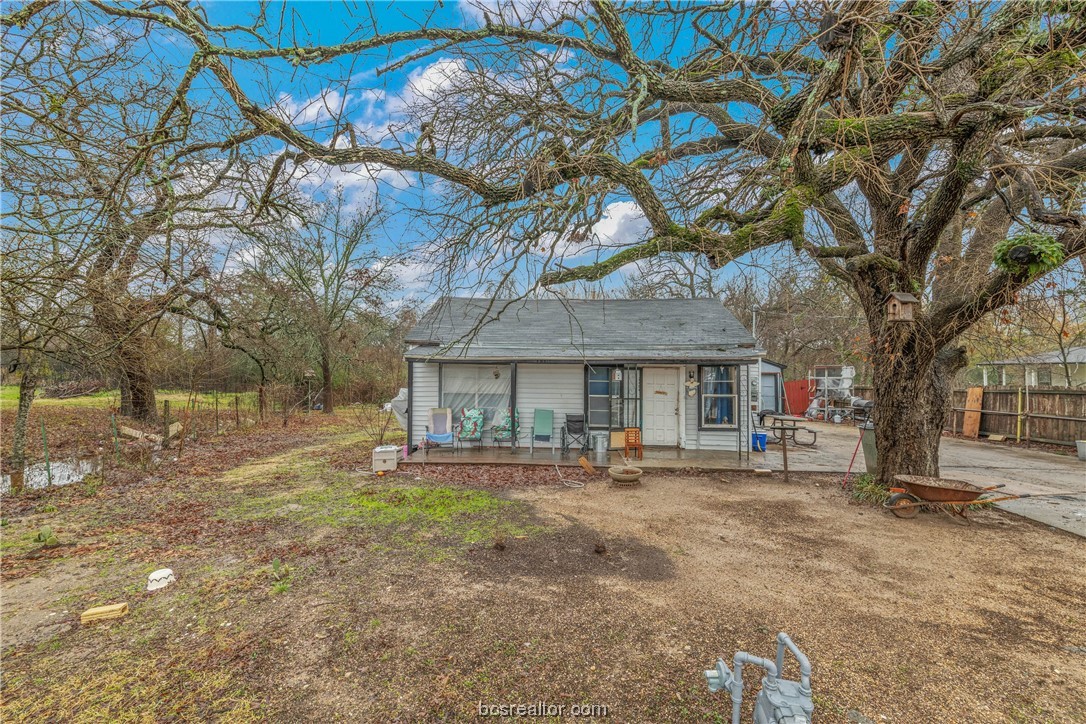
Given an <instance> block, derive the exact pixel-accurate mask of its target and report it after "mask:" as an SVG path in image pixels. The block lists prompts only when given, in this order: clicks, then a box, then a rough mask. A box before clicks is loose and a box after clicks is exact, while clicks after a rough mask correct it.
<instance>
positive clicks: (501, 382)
mask: <svg viewBox="0 0 1086 724" xmlns="http://www.w3.org/2000/svg"><path fill="white" fill-rule="evenodd" d="M511 380H512V370H511V368H510V367H509V365H461V364H443V365H441V406H442V407H450V408H452V414H453V421H454V422H456V423H459V422H460V417H461V411H462V410H464V409H468V410H471V409H482V410H485V411H486V412H485V420H486V422H491V421H492V420H493V419H494V413H495V411H497V410H500V409H505V408H508V407H509V401H510V389H511V385H510V382H511Z"/></svg>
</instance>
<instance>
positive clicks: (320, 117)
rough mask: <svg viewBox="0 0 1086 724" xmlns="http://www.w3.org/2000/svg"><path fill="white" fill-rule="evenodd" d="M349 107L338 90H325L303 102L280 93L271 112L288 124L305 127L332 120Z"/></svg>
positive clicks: (287, 94)
mask: <svg viewBox="0 0 1086 724" xmlns="http://www.w3.org/2000/svg"><path fill="white" fill-rule="evenodd" d="M348 100H350V97H348ZM349 105H350V103H344V100H343V94H342V93H340V92H339V91H338V90H335V89H332V88H325V89H324V90H322V91H321V92H320V93H318V94H317V95H315V96H313V97H311V98H307V99H306V100H304V101H297V100H295V99H294V96H292V95H291V94H290V93H280V94H279V97H278V98H277V99H276V101H275V103H274V104H273V105H272V107H271V110H272V112H273V113H275V115H277V116H279V117H280V118H281V119H283V120H284V121H286V122H288V123H292V124H295V125H298V126H306V125H309V124H312V123H318V122H321V121H327V120H329V119H331V118H334V117H336V116H337V115H339V113H340V110H341V109H342V110H346V109H347V108H348V107H349Z"/></svg>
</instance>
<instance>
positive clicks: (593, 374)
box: [585, 366, 641, 430]
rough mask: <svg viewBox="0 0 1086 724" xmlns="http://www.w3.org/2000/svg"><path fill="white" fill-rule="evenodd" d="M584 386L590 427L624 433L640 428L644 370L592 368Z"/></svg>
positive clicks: (614, 367)
mask: <svg viewBox="0 0 1086 724" xmlns="http://www.w3.org/2000/svg"><path fill="white" fill-rule="evenodd" d="M585 385H586V387H587V395H586V397H587V400H588V426H589V427H591V428H595V429H597V430H621V429H622V428H624V427H640V426H641V370H639V369H637V368H636V367H617V366H610V367H602V366H600V367H597V366H591V367H589V368H588V371H587V374H586V377H585Z"/></svg>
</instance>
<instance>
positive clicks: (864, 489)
mask: <svg viewBox="0 0 1086 724" xmlns="http://www.w3.org/2000/svg"><path fill="white" fill-rule="evenodd" d="M851 488H852V490H851V495H852V499H853V500H858V501H859V502H861V503H870V504H871V505H882V504H883V503H885V502H886V501H887V499H889V497H890V491H889V490H887V489H886V487H885V486H883V485H880V484H878V483H876V482H875V476H874V475H872V474H871V473H864V474H863V475H857V476H856V477H854V478H853V479H852V484H851Z"/></svg>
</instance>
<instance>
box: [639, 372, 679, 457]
mask: <svg viewBox="0 0 1086 724" xmlns="http://www.w3.org/2000/svg"><path fill="white" fill-rule="evenodd" d="M644 375H645V379H644V381H643V382H642V389H643V390H644V394H645V411H644V422H645V429H644V430H642V431H641V440H642V442H644V443H645V444H646V445H678V444H679V370H678V368H676V367H646V368H645V369H644Z"/></svg>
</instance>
